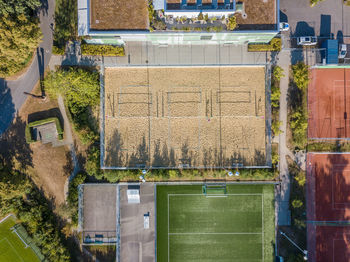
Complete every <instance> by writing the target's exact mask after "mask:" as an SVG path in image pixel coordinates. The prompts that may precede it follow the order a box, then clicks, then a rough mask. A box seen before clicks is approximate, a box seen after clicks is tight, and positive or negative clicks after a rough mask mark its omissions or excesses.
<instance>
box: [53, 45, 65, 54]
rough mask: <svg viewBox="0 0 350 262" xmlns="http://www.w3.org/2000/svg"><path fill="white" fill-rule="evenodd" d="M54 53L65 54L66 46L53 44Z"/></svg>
mask: <svg viewBox="0 0 350 262" xmlns="http://www.w3.org/2000/svg"><path fill="white" fill-rule="evenodd" d="M52 53H53V54H54V55H64V53H65V52H64V47H57V46H52Z"/></svg>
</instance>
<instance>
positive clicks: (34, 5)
mask: <svg viewBox="0 0 350 262" xmlns="http://www.w3.org/2000/svg"><path fill="white" fill-rule="evenodd" d="M40 6H41V3H40V0H0V16H5V15H10V16H13V17H17V16H19V15H26V16H32V15H33V13H34V11H35V10H37V9H38V8H39V7H40Z"/></svg>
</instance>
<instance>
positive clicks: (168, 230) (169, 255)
mask: <svg viewBox="0 0 350 262" xmlns="http://www.w3.org/2000/svg"><path fill="white" fill-rule="evenodd" d="M169 210H170V206H169V195H168V262H170V248H169Z"/></svg>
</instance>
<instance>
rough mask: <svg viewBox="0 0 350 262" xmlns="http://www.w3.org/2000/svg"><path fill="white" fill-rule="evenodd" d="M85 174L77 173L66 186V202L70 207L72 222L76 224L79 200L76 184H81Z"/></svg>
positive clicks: (84, 179)
mask: <svg viewBox="0 0 350 262" xmlns="http://www.w3.org/2000/svg"><path fill="white" fill-rule="evenodd" d="M86 177H87V176H86V174H84V173H78V174H77V175H76V176H75V177H74V178H73V179H72V180H71V181H70V183H69V187H68V197H67V203H68V207H69V209H70V213H71V217H72V222H73V223H74V224H75V225H77V224H78V200H79V191H78V186H79V185H80V184H83V183H84V182H85V181H86Z"/></svg>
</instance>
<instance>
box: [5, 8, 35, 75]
mask: <svg viewBox="0 0 350 262" xmlns="http://www.w3.org/2000/svg"><path fill="white" fill-rule="evenodd" d="M41 35H42V34H41V31H40V28H39V25H38V19H37V18H30V17H27V16H25V15H24V14H21V15H19V16H17V17H16V18H13V17H12V16H9V15H4V16H2V17H1V18H0V77H6V76H8V75H11V74H14V73H16V72H18V71H20V70H21V69H22V68H23V67H24V66H25V65H26V64H27V62H28V61H29V60H30V58H31V57H32V54H33V51H34V49H35V48H36V47H37V46H38V45H39V42H40V39H41Z"/></svg>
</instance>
